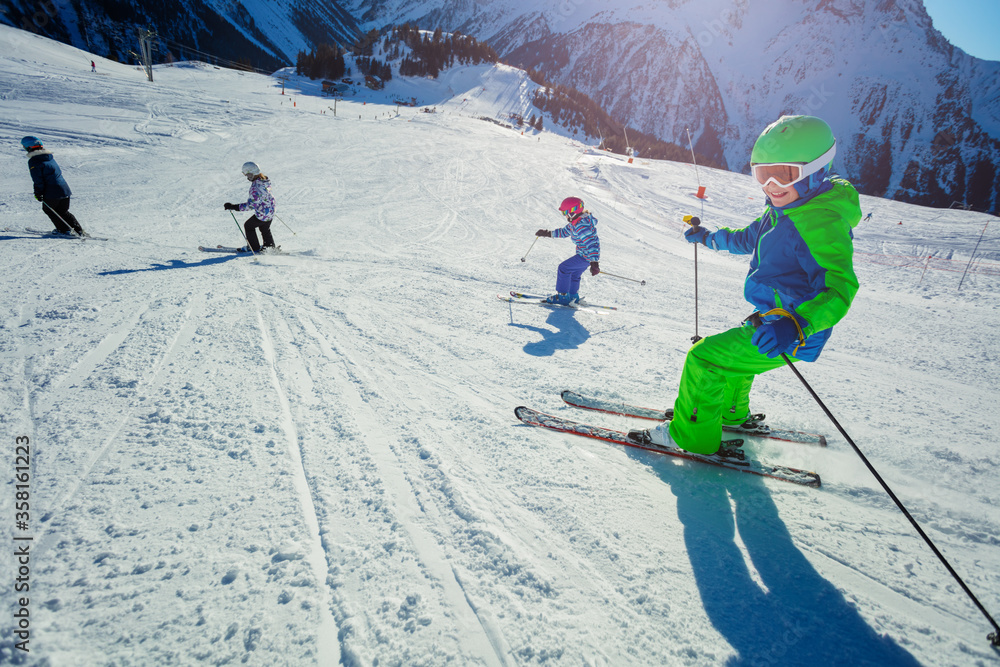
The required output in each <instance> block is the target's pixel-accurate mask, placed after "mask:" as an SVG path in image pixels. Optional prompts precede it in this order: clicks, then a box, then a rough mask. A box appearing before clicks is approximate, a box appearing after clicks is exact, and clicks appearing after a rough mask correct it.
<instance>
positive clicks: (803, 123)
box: [750, 116, 837, 164]
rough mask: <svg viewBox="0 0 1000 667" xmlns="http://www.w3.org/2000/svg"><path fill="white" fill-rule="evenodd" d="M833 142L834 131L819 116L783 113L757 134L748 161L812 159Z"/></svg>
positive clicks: (823, 151) (751, 162)
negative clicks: (786, 114) (785, 114)
mask: <svg viewBox="0 0 1000 667" xmlns="http://www.w3.org/2000/svg"><path fill="white" fill-rule="evenodd" d="M836 144H837V140H836V139H835V138H834V136H833V130H831V129H830V126H829V125H827V124H826V121H824V120H823V119H822V118H816V117H815V116H782V117H781V118H779V119H778V120H776V121H774V122H773V123H771V124H770V125H768V126H767V127H766V128H764V131H763V132H761V133H760V136H759V137H757V141H756V142H755V143H754V145H753V151H752V152H751V153H750V164H773V163H775V162H812V161H814V160H816V159H817V158H819V157H822V156H824V155H825V154H826V153H827V152H829V151H831V150H833V149H834V148H835V146H836ZM830 160H833V156H832V155H831V156H830Z"/></svg>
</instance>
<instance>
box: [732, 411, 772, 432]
mask: <svg viewBox="0 0 1000 667" xmlns="http://www.w3.org/2000/svg"><path fill="white" fill-rule="evenodd" d="M764 419H765V415H763V414H749V415H747V419H746V421H744V422H743V423H742V424H730V425H725V426H723V427H722V428H723V430H726V431H729V432H730V433H744V434H746V435H765V436H766V435H768V434H769V433H770V432H771V427H770V426H768V425H767V424H765V423H764Z"/></svg>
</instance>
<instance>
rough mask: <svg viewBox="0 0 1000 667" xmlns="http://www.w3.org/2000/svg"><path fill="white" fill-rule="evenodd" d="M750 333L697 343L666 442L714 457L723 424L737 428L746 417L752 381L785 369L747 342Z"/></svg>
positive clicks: (748, 330)
mask: <svg viewBox="0 0 1000 667" xmlns="http://www.w3.org/2000/svg"><path fill="white" fill-rule="evenodd" d="M753 333H754V330H753V328H752V327H750V326H743V327H739V328H736V329H730V330H729V331H723V332H722V333H719V334H715V335H714V336H708V337H707V338H702V339H701V340H699V341H698V342H697V343H695V344H694V345H693V346H692V347H691V349H690V350H688V353H687V358H686V359H685V360H684V370H683V371H682V372H681V383H680V387H679V388H678V390H677V400H676V401H675V402H674V418H673V419H672V420H671V422H670V437H671V438H672V439H673V441H674V442H675V443H677V445H678V446H679V447H681V448H683V449H686V450H688V451H690V452H696V453H698V454H714V453H715V452H716V451H718V449H719V443H720V442H722V425H723V424H742V423H743V422H744V421H746V418H747V415H748V414H749V412H750V387H751V386H752V385H753V379H754V376H755V375H758V374H760V373H763V372H765V371H769V370H771V369H774V368H778V367H779V366H784V365H785V360H784V359H782V358H781V357H780V356H779V357H775V358H774V359H768V357H767V355H764V354H761V353H760V351H759V350H758V349H757V346H756V345H754V344H753V343H751V342H750V339H751V338H752V337H753Z"/></svg>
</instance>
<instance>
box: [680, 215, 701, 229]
mask: <svg viewBox="0 0 1000 667" xmlns="http://www.w3.org/2000/svg"><path fill="white" fill-rule="evenodd" d="M682 219H683V220H684V222H686V223H688V224H689V225H691V226H692V227H698V226H699V225H701V218H699V217H698V216H696V215H685V216H684V217H683V218H682Z"/></svg>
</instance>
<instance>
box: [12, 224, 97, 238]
mask: <svg viewBox="0 0 1000 667" xmlns="http://www.w3.org/2000/svg"><path fill="white" fill-rule="evenodd" d="M3 231H5V232H9V233H11V234H31V235H32V236H43V237H45V238H52V239H67V240H72V241H107V240H108V239H106V238H104V237H103V236H91V235H90V234H86V235H84V236H80V235H79V234H76V233H73V234H60V233H59V232H57V231H55V230H48V231H46V230H44V229H32V228H31V227H25V228H24V229H14V228H12V227H4V230H3Z"/></svg>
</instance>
